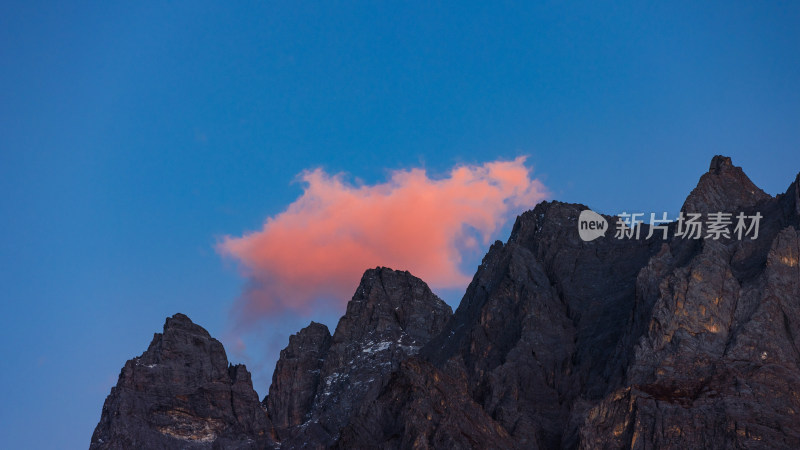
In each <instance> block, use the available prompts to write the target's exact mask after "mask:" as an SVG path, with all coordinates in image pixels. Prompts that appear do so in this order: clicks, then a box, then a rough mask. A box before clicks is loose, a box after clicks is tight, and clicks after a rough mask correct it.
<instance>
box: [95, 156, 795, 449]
mask: <svg viewBox="0 0 800 450" xmlns="http://www.w3.org/2000/svg"><path fill="white" fill-rule="evenodd" d="M584 209H586V206H584V205H580V204H569V203H562V202H556V201H553V202H542V203H540V204H539V205H537V206H536V207H535V208H534V209H533V210H532V211H528V212H526V213H523V214H521V215H520V216H519V217H518V218H517V221H516V223H515V225H514V228H513V231H512V233H511V237H510V238H509V239H508V241H507V242H505V243H503V242H501V241H497V242H495V243H494V244H493V245H492V246H491V248H490V249H489V251H488V253H487V254H486V256H485V257H484V258H483V261H482V263H481V265H480V266H479V268H478V269H477V272H476V273H475V276H474V277H473V279H472V282H471V283H470V285H469V287H468V288H467V291H466V293H465V295H464V298H463V299H462V301H461V303H460V305H459V307H458V308H457V310H456V312H455V314H451V310H450V308H449V307H448V306H447V305H446V304H445V303H444V302H442V301H441V300H440V299H439V298H438V297H436V295H434V294H433V293H432V292H431V290H430V289H429V288H428V286H427V285H426V284H425V283H424V282H423V281H422V280H420V279H418V278H416V277H414V276H413V275H411V274H409V273H408V272H404V271H395V270H392V269H388V268H381V267H379V268H375V269H370V270H367V271H366V272H365V273H364V275H363V277H362V279H361V283H360V284H359V286H358V288H357V289H356V291H355V293H354V295H353V297H352V299H351V300H350V302H349V303H348V304H347V308H346V312H345V314H344V315H343V316H342V318H341V319H340V321H339V323H338V325H337V327H336V330H335V332H334V333H333V335H331V334H330V332H329V331H328V328H327V327H326V326H324V325H322V324H318V323H314V322H312V323H311V324H310V325H308V326H307V327H306V328H304V329H302V330H300V332H298V333H297V334H295V335H292V336H291V337H290V339H289V343H288V346H287V347H286V348H285V349H284V350H283V351H282V352H281V356H280V360H279V361H278V364H277V366H276V369H275V375H274V376H273V383H272V386H271V387H270V390H269V395H268V396H267V398H266V399H265V400H264V405H266V410H267V412H266V413H265V412H264V409H262V408H259V407H258V402H257V399H255V398H254V397H255V393H254V392H252V387H251V385H250V376H249V373H248V372H247V371H246V369H245V368H244V366H227V359H226V357H225V354H224V350H223V349H222V347H221V344H219V342H217V341H216V340H214V339H213V338H211V337H210V336H208V333H207V332H206V331H205V330H203V329H202V328H201V327H198V326H196V325H194V324H193V323H191V321H190V320H189V319H188V318H187V317H186V316H182V315H176V316H173V317H171V318H170V319H168V320H167V324H166V325H165V327H164V332H163V333H161V334H156V335H155V338H154V339H153V342H152V343H151V345H150V348H149V349H148V350H147V352H145V353H144V354H143V355H142V356H140V357H138V358H135V359H133V360H131V361H129V362H128V363H127V364H126V366H125V368H123V371H122V374H121V375H120V382H119V383H118V385H117V387H115V388H114V389H113V390H112V393H111V395H110V396H109V398H108V400H107V401H106V405H105V406H104V409H103V416H102V419H101V422H100V424H99V425H98V428H97V431H96V432H95V436H94V437H93V441H92V442H93V443H92V446H93V448H138V447H145V448H173V447H178V448H208V445H213V446H214V448H228V447H236V448H248V446H250V447H252V446H254V445H255V446H257V447H258V448H269V446H271V445H273V444H274V442H273V441H272V440H270V438H269V436H270V431H271V428H270V423H269V421H267V418H266V415H267V414H268V415H269V417H271V418H272V421H273V422H274V424H275V428H276V430H275V436H277V439H278V440H279V441H280V446H281V448H286V449H289V448H315V449H321V448H387V449H396V448H502V449H515V448H534V449H550V448H569V449H574V448H586V449H590V448H800V425H798V421H797V419H796V417H797V414H798V412H800V397H798V396H797V395H796V394H795V390H796V389H795V387H796V386H797V385H798V384H800V350H798V349H800V338H799V336H800V304H799V303H798V301H797V299H798V298H800V264H798V258H800V175H798V177H797V178H796V179H795V180H794V183H792V185H791V186H789V188H788V189H787V191H786V192H785V193H784V194H781V195H778V196H776V197H771V196H769V195H767V194H765V193H764V192H763V191H761V190H760V189H758V188H757V187H756V186H755V185H753V184H752V182H751V181H750V180H749V179H748V178H747V176H746V175H745V174H744V172H742V170H741V169H740V168H738V167H736V166H734V165H733V163H732V162H731V160H730V158H727V157H722V156H716V157H714V158H713V159H712V161H711V164H710V167H709V171H708V172H707V173H705V174H704V175H703V176H702V177H701V178H700V181H699V182H698V184H697V187H696V188H695V189H694V190H693V191H692V193H691V194H690V195H689V196H688V197H687V199H686V203H685V205H684V211H686V212H703V213H707V212H717V211H720V212H737V211H742V212H744V213H745V214H747V215H754V214H758V215H760V217H761V222H760V228H759V234H758V237H757V238H755V237H753V238H747V239H737V238H735V237H732V236H731V237H728V238H725V239H714V238H712V237H709V236H707V235H705V236H700V237H698V238H697V239H686V238H682V237H675V236H673V235H672V233H670V237H669V238H667V239H663V240H662V239H646V238H641V239H635V238H632V239H617V238H615V237H614V236H606V238H599V239H596V240H593V241H589V242H585V241H583V240H581V239H580V237H579V235H578V229H577V220H578V217H579V215H580V213H581V211H583V210H584ZM605 217H606V219H607V220H609V222H610V223H609V225H610V226H611V227H612V228H614V227H615V225H614V223H613V221H612V220H618V219H617V218H614V217H609V216H605ZM674 226H675V224H671V225H670V227H674ZM200 393H202V395H201V394H200ZM226 402H227V403H226ZM230 403H232V406H231V407H230V408H229V407H228V406H226V405H227V404H230ZM248 427H249V428H248ZM209 442H210V443H211V444H209Z"/></svg>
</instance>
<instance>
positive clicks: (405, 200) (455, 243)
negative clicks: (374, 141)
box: [218, 157, 547, 322]
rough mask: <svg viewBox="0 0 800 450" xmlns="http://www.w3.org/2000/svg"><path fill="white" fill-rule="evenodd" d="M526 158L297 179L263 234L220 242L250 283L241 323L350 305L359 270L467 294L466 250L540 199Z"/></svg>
mask: <svg viewBox="0 0 800 450" xmlns="http://www.w3.org/2000/svg"><path fill="white" fill-rule="evenodd" d="M524 163H525V158H524V157H519V158H517V159H515V160H513V161H494V162H488V163H485V164H483V165H479V166H478V165H462V166H457V167H455V168H453V169H452V170H451V171H450V173H449V174H448V176H446V177H444V178H441V179H432V178H430V177H429V176H428V174H427V173H426V172H425V170H424V169H411V170H398V171H394V172H392V173H391V176H390V179H389V180H388V181H387V182H385V183H381V184H375V185H363V184H361V185H352V184H349V183H347V182H346V181H345V180H344V179H343V176H342V175H333V176H331V175H329V174H327V173H325V172H324V171H323V170H321V169H316V170H312V171H306V172H304V173H302V174H301V175H300V179H301V180H302V181H303V182H304V183H305V190H304V192H303V195H301V196H300V198H298V199H297V200H295V201H294V202H293V203H292V204H291V205H289V207H288V208H286V210H285V211H283V212H281V213H280V214H278V215H276V216H273V217H269V218H267V220H266V222H265V223H264V226H263V228H262V229H261V230H260V231H255V232H252V233H247V234H245V235H244V236H241V237H231V236H226V237H225V238H224V239H223V240H222V242H220V244H219V247H218V250H219V252H220V253H221V254H223V255H225V256H228V257H231V258H233V259H234V260H236V261H237V262H238V263H239V267H240V270H241V272H242V274H243V275H244V276H245V277H247V278H248V279H249V280H250V282H249V285H248V288H247V289H246V291H245V293H244V295H243V296H242V298H241V299H240V301H239V302H240V303H239V305H238V306H239V310H240V311H239V312H240V313H241V315H242V319H244V321H245V322H248V321H251V320H253V319H257V318H258V317H261V316H265V315H270V314H275V313H279V312H285V311H287V310H294V311H296V312H301V313H309V312H310V308H311V307H312V305H314V304H316V302H317V301H320V299H325V300H327V301H338V302H342V303H344V302H346V301H347V299H349V297H350V296H351V295H352V293H353V291H355V288H356V286H357V284H358V280H359V279H360V277H361V274H362V273H363V272H364V270H366V269H368V268H370V267H376V266H387V267H391V268H393V269H403V270H409V271H410V272H411V273H413V274H414V275H416V276H419V277H420V278H422V279H423V280H425V281H426V282H427V283H429V284H430V285H431V286H432V287H434V288H452V287H464V286H466V284H468V282H469V279H470V277H469V275H467V274H464V273H462V271H461V270H460V269H459V264H460V262H461V256H462V251H463V250H464V249H465V248H473V249H474V248H475V247H477V246H478V245H479V243H478V239H476V237H477V238H479V239H480V240H481V241H482V242H483V244H484V245H485V244H488V242H489V241H490V240H491V238H492V237H494V236H493V235H494V233H495V232H496V231H497V230H498V228H499V227H501V226H502V225H503V224H504V223H505V222H506V221H507V220H508V219H509V216H510V215H511V214H515V213H518V212H520V211H521V210H523V209H529V208H532V207H533V206H534V205H535V204H536V203H537V202H539V201H541V200H542V199H544V198H545V197H546V195H547V191H546V189H545V187H544V185H543V184H542V183H541V182H539V181H538V180H536V179H533V178H532V177H531V171H530V169H529V168H527V167H526V166H525V164H524Z"/></svg>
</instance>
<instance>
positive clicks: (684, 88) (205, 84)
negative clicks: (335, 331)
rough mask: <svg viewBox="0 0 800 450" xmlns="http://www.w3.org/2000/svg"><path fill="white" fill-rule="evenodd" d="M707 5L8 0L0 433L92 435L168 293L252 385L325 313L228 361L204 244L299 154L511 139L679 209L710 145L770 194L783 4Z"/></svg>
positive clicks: (626, 198) (787, 111) (426, 154)
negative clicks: (244, 368)
mask: <svg viewBox="0 0 800 450" xmlns="http://www.w3.org/2000/svg"><path fill="white" fill-rule="evenodd" d="M227 3H230V2H227ZM419 3H423V2H419ZM698 3H700V2H659V3H644V2H630V3H623V2H614V3H609V2H569V3H568V2H524V3H512V2H495V3H493V4H492V5H483V4H480V3H477V2H476V3H464V4H461V5H459V6H457V7H456V6H450V5H444V4H429V5H424V6H420V5H416V6H415V5H410V4H401V3H388V2H381V3H379V4H376V3H375V2H362V3H354V2H324V3H307V4H304V5H298V4H297V2H285V3H275V2H236V4H235V5H230V4H222V2H220V3H213V2H204V1H199V2H172V3H170V4H169V5H163V4H159V3H150V2H139V3H136V4H135V5H131V4H128V5H125V4H123V5H114V4H109V3H108V2H105V3H98V4H89V3H81V2H74V3H70V4H64V3H49V4H48V3H42V2H33V1H32V2H4V3H3V4H2V5H0V60H2V65H1V66H0V86H2V88H0V192H2V194H0V286H2V287H3V288H2V297H0V299H1V300H0V332H2V339H0V345H1V346H2V349H1V351H2V355H3V368H2V371H0V382H1V383H2V385H3V386H5V389H4V391H3V394H2V395H3V397H2V403H3V405H4V407H3V408H2V409H0V427H1V428H2V436H3V438H2V440H3V445H4V446H7V447H8V448H84V447H86V446H88V443H89V439H90V436H91V433H92V430H93V428H94V426H95V424H96V422H97V420H98V419H99V417H100V409H101V407H102V403H103V400H104V398H105V396H106V395H107V394H108V391H109V389H110V387H111V386H112V385H113V384H114V383H115V382H116V376H117V375H118V373H119V370H120V368H121V367H122V365H123V364H124V362H125V360H127V359H129V358H131V357H133V356H135V355H138V354H140V353H141V352H142V351H144V350H145V349H146V347H147V344H148V343H149V341H150V339H151V338H152V333H154V332H157V331H159V330H160V328H161V326H162V324H163V321H164V318H165V317H166V316H169V315H172V314H174V313H175V312H183V313H186V314H188V315H189V316H190V317H191V318H192V319H193V320H194V321H196V322H197V323H200V324H201V325H203V326H205V327H206V328H207V329H208V330H209V331H210V332H211V333H212V335H215V336H217V337H218V338H220V339H222V340H223V342H224V343H226V346H227V347H228V349H229V356H231V359H235V360H237V361H240V360H246V362H248V363H249V366H250V367H251V369H253V370H254V371H255V372H256V377H255V380H256V386H255V387H256V389H257V391H258V392H259V394H260V395H264V394H265V393H266V390H267V385H266V382H267V381H266V378H267V377H268V376H269V373H270V371H271V367H269V366H270V365H271V364H273V363H274V359H271V358H274V352H275V350H277V349H279V348H280V347H282V346H283V345H285V342H286V339H287V338H288V335H289V334H290V333H292V332H295V331H297V330H298V329H299V328H300V327H302V326H303V325H305V324H306V323H307V322H308V321H309V320H311V319H315V320H318V321H323V322H325V323H327V324H328V325H329V326H334V325H335V321H336V318H337V317H338V315H339V314H341V313H342V311H325V312H320V313H319V314H318V315H314V316H310V317H300V316H287V317H282V318H281V320H280V321H277V320H276V321H274V322H271V323H264V324H263V326H262V328H261V329H260V330H259V331H258V332H257V333H255V334H254V335H253V336H251V337H250V338H249V339H250V341H253V342H260V343H261V345H260V346H259V345H256V346H255V347H252V346H248V350H247V353H246V354H243V355H242V356H241V358H242V359H237V358H234V357H233V356H232V355H231V353H232V352H231V349H230V346H231V340H232V339H234V338H235V336H233V335H232V334H231V332H230V320H229V313H230V309H231V306H232V304H233V303H234V301H235V299H236V298H237V297H238V296H239V295H240V294H241V292H242V288H243V285H244V280H243V279H242V278H241V277H240V276H239V274H238V273H237V271H236V269H235V267H234V266H233V265H232V264H231V262H230V261H226V260H224V259H223V258H221V257H220V256H219V254H218V253H217V252H216V251H215V245H216V243H217V242H219V239H221V237H222V236H225V235H234V236H235V235H241V234H242V233H244V232H246V231H248V230H255V229H258V228H259V227H260V226H261V224H262V222H263V221H264V219H265V218H267V217H270V216H274V215H275V214H278V213H280V212H281V211H283V210H284V209H285V208H286V206H287V205H289V204H290V203H291V202H293V201H294V200H295V199H296V198H297V197H298V196H300V195H301V194H302V188H303V186H302V184H299V183H296V182H293V180H295V177H296V176H297V174H298V173H300V172H302V171H303V170H305V169H310V168H315V167H322V168H324V169H325V170H326V171H327V172H328V173H338V172H346V173H347V174H349V176H350V177H352V178H353V179H359V180H363V182H364V183H379V182H384V181H386V179H387V176H388V174H389V171H391V170H398V169H409V168H413V167H424V168H426V169H427V170H428V171H429V173H431V174H433V175H434V176H436V175H442V174H446V173H448V171H449V170H450V169H451V168H452V167H453V166H454V165H458V164H482V163H484V162H487V161H494V160H498V159H505V160H510V159H513V158H515V157H517V156H520V155H527V156H528V159H527V163H526V164H528V166H529V167H533V170H534V176H535V177H537V178H538V179H539V180H540V181H542V182H543V183H544V184H545V186H546V187H547V188H548V189H549V190H550V192H552V194H553V198H556V199H559V200H564V201H575V202H581V203H584V204H587V205H589V206H590V207H592V208H593V209H595V210H598V211H601V212H606V213H617V212H619V211H621V210H628V211H631V210H637V211H644V212H650V211H665V210H666V211H676V210H677V209H678V208H679V207H680V204H681V203H682V201H683V199H684V197H685V195H686V194H687V193H688V192H689V191H690V190H691V188H692V187H693V186H694V184H695V183H696V180H697V178H698V177H699V176H700V174H702V173H703V172H705V170H707V167H708V163H709V161H710V159H711V157H712V156H713V155H714V154H718V153H720V154H726V155H729V156H731V157H732V158H733V161H734V164H736V165H739V166H742V167H743V168H744V170H745V171H746V172H747V173H748V174H749V175H750V176H751V178H752V179H753V180H754V181H755V182H756V184H758V185H759V186H761V187H762V188H763V189H765V190H766V191H767V192H769V193H770V194H776V193H779V192H783V191H784V190H785V189H786V187H787V186H788V184H789V183H790V182H791V181H792V180H793V179H794V176H795V175H796V174H797V172H798V171H799V170H800V151H799V150H800V27H798V24H800V4H798V3H796V2H734V1H731V2H713V3H705V2H703V4H698ZM530 206H531V207H532V206H533V205H530ZM520 212H521V211H520ZM507 231H508V225H506V226H505V227H504V228H503V230H502V232H499V233H498V235H497V236H496V238H499V239H505V238H506V237H507V236H506V235H507ZM479 253H482V252H479ZM479 257H480V255H472V256H471V257H470V258H471V259H470V260H469V261H466V262H465V266H467V267H469V266H470V265H471V266H473V267H474V265H475V264H477V259H476V258H479ZM353 289H355V286H353ZM442 295H443V296H444V297H445V298H446V299H447V300H448V301H449V302H450V303H451V304H453V305H455V304H456V303H457V301H458V298H459V296H460V295H459V293H457V292H445V293H442ZM42 430H46V432H43V431H42Z"/></svg>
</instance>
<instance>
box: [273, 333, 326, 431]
mask: <svg viewBox="0 0 800 450" xmlns="http://www.w3.org/2000/svg"><path fill="white" fill-rule="evenodd" d="M330 346H331V333H330V332H329V331H328V327H326V326H325V325H322V324H319V323H316V322H311V325H309V326H307V327H305V328H303V329H302V330H300V332H299V333H297V334H295V335H292V336H291V337H290V338H289V345H288V346H287V347H286V348H285V349H283V350H281V355H280V359H279V360H278V363H277V365H276V366H275V371H274V372H273V374H272V385H270V387H269V395H268V396H267V398H266V399H265V404H266V406H267V410H268V411H269V412H270V418H271V419H272V423H273V425H274V426H275V429H276V431H277V433H278V437H279V438H285V437H287V436H288V435H287V434H286V430H287V429H289V428H292V427H295V426H297V425H300V424H302V423H304V422H305V421H306V420H308V419H309V417H308V415H309V413H310V412H311V407H312V405H313V402H314V397H315V396H316V395H317V387H318V386H319V378H320V371H321V369H322V363H323V362H325V357H326V356H327V354H328V348H329V347H330Z"/></svg>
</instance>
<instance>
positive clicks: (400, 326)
mask: <svg viewBox="0 0 800 450" xmlns="http://www.w3.org/2000/svg"><path fill="white" fill-rule="evenodd" d="M451 315H452V310H451V308H450V307H449V306H448V305H447V304H446V303H444V302H443V301H442V300H441V299H440V298H439V297H437V296H436V295H435V294H434V293H433V292H431V290H430V288H429V287H428V285H427V284H425V282H423V281H422V280H420V279H419V278H417V277H415V276H413V275H411V274H410V273H409V272H407V271H397V270H392V269H389V268H386V267H378V268H375V269H369V270H367V271H366V272H365V273H364V275H363V276H362V277H361V283H360V284H359V286H358V288H357V289H356V291H355V294H353V298H352V299H351V300H350V302H348V304H347V309H346V312H345V314H344V316H342V318H341V319H340V320H339V323H338V325H337V326H336V331H335V332H334V334H333V336H332V337H331V338H330V340H329V344H328V343H327V342H328V341H326V340H325V338H324V335H321V334H320V333H319V332H317V333H316V334H314V337H313V338H311V337H310V336H311V335H312V333H311V331H310V328H311V326H309V328H306V329H304V331H306V330H309V331H308V332H305V333H303V332H301V334H302V335H303V337H302V342H303V343H307V345H306V347H308V348H311V349H312V351H311V352H302V354H301V355H300V356H299V357H294V356H293V355H295V354H296V353H297V350H296V349H295V348H294V347H296V346H297V345H299V343H300V342H301V336H300V334H298V337H297V338H295V339H294V340H292V339H290V343H289V346H288V347H287V348H286V349H284V351H282V352H281V359H280V360H279V361H278V365H277V367H278V369H276V375H275V378H274V379H275V380H277V381H278V386H277V387H276V388H275V389H274V390H273V389H272V388H271V389H270V395H269V397H268V399H267V403H268V405H270V406H269V411H270V415H271V416H272V417H275V418H276V419H275V420H276V424H277V426H278V427H279V428H278V430H277V431H278V435H279V436H281V439H282V442H283V443H284V444H285V445H289V446H290V447H292V446H305V447H311V448H321V447H324V446H327V445H331V444H332V443H333V442H335V441H336V439H337V438H338V433H339V431H340V430H341V429H342V427H343V426H344V425H345V424H347V423H348V421H349V420H350V417H351V416H352V415H353V414H354V413H355V412H356V408H357V406H358V405H360V404H362V403H365V402H368V401H370V400H371V399H373V398H375V397H376V396H377V395H378V393H379V391H380V389H381V388H382V387H383V386H384V385H385V384H386V382H387V380H388V378H389V376H390V374H391V373H392V372H393V371H395V370H397V369H398V368H399V365H400V363H401V362H402V361H404V360H406V359H407V358H408V357H409V356H411V355H414V354H416V353H417V352H418V351H419V349H420V348H421V347H422V346H423V345H425V344H426V343H427V342H428V341H429V340H430V339H431V338H432V337H433V336H435V335H436V334H438V333H439V332H440V331H441V330H442V329H443V328H444V325H445V323H446V322H447V320H448V319H449V318H450V316H451ZM317 329H319V327H317ZM326 331H327V330H326ZM293 358H294V359H293ZM282 380H291V381H290V382H289V383H287V382H285V381H282ZM312 392H313V395H310V394H311V393H312ZM273 398H276V399H286V400H282V403H281V404H279V403H278V401H277V400H276V401H275V402H273V400H272V399H273ZM290 399H293V400H291V401H293V402H294V403H298V402H300V403H302V404H303V405H310V406H308V407H306V406H303V407H302V408H295V409H292V405H293V404H294V403H287V401H288V400H290ZM309 399H310V400H309ZM287 405H288V408H287ZM298 411H302V412H303V414H298ZM301 416H302V417H303V418H304V420H303V422H302V423H299V424H298V423H297V419H298V418H300V417H301ZM285 417H289V418H290V420H284V418H285Z"/></svg>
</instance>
